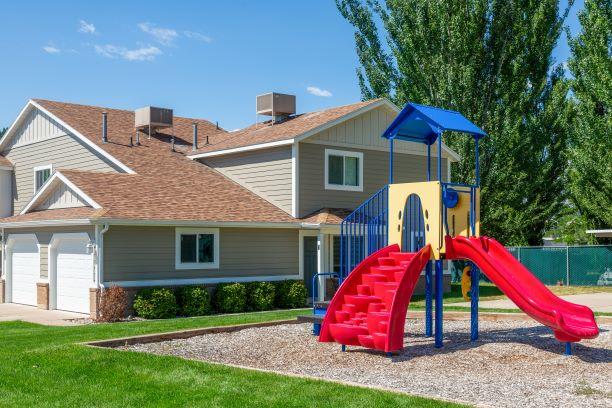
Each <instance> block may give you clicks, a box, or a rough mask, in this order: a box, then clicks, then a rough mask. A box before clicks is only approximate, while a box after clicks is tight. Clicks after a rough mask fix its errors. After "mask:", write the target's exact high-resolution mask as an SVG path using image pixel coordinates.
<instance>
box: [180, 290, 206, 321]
mask: <svg viewBox="0 0 612 408" xmlns="http://www.w3.org/2000/svg"><path fill="white" fill-rule="evenodd" d="M176 297H177V300H178V304H179V308H180V314H181V315H182V316H204V315H207V314H210V313H211V311H212V310H211V307H210V294H209V293H208V289H207V288H206V287H205V286H183V287H181V288H178V289H177V291H176Z"/></svg>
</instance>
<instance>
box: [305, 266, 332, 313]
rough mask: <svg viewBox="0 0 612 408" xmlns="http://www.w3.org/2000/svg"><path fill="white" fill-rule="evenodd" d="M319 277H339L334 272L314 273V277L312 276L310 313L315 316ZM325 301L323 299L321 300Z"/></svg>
mask: <svg viewBox="0 0 612 408" xmlns="http://www.w3.org/2000/svg"><path fill="white" fill-rule="evenodd" d="M320 276H332V277H335V278H338V277H339V275H338V274H337V273H336V272H321V273H315V274H314V275H312V292H310V293H312V312H313V314H316V310H317V298H318V297H319V285H318V281H319V277H320ZM322 300H325V299H322Z"/></svg>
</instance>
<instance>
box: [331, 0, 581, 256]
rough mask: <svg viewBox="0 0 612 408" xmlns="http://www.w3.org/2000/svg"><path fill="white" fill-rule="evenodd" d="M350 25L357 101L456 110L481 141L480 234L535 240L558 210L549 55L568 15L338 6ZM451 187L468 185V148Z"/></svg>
mask: <svg viewBox="0 0 612 408" xmlns="http://www.w3.org/2000/svg"><path fill="white" fill-rule="evenodd" d="M336 3H337V6H338V9H339V11H340V13H341V14H342V16H344V18H346V20H347V21H348V22H349V23H350V24H352V25H353V26H354V27H355V42H356V49H357V55H358V58H359V61H360V65H361V66H360V67H359V68H358V69H357V78H358V81H359V85H360V87H361V92H362V96H363V98H364V99H370V98H374V97H387V98H389V99H391V100H392V101H393V102H395V103H396V104H398V105H403V104H404V103H405V102H407V101H414V102H418V103H424V104H430V105H436V106H442V107H445V108H449V109H455V110H458V111H460V112H462V113H463V114H464V115H466V116H467V117H468V118H469V119H471V120H472V121H474V122H475V123H476V124H478V125H479V126H481V127H482V128H483V129H484V130H485V131H486V132H488V134H489V137H488V138H486V139H485V140H483V142H482V143H481V149H480V151H481V157H480V159H481V184H482V206H481V218H482V232H483V233H485V234H489V235H491V236H494V237H495V238H497V239H499V240H501V241H502V242H504V243H506V244H531V245H537V244H540V243H541V242H542V235H543V232H544V231H545V230H546V228H547V226H548V224H549V222H550V220H551V219H552V218H553V217H554V215H555V214H557V213H558V212H559V210H560V209H561V207H562V202H563V176H564V173H565V168H566V160H565V157H564V154H565V151H566V140H567V134H566V129H567V121H568V120H569V119H570V116H571V115H570V113H571V111H570V110H568V109H567V100H566V99H567V98H566V96H567V93H568V84H567V81H566V80H564V76H563V69H562V67H560V66H554V61H553V59H552V51H553V49H554V47H555V45H556V43H557V40H558V39H559V36H560V34H561V32H562V30H563V24H564V20H565V18H566V16H567V13H568V11H569V7H571V5H572V3H573V1H572V0H570V2H569V3H570V4H569V6H568V8H567V9H565V10H563V11H560V9H559V4H558V0H541V1H540V0H387V1H385V2H382V1H377V0H365V1H362V0H336ZM445 142H446V143H448V144H449V145H450V146H451V147H452V148H453V149H455V150H456V151H457V152H458V153H459V154H460V155H461V156H462V160H461V162H460V163H458V164H457V165H454V167H453V169H452V172H453V179H454V180H456V181H469V180H472V179H473V169H474V158H473V141H472V140H471V138H469V137H466V136H465V135H462V136H459V135H450V136H449V137H448V138H447V139H446V140H445Z"/></svg>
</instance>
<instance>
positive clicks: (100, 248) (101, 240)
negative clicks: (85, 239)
mask: <svg viewBox="0 0 612 408" xmlns="http://www.w3.org/2000/svg"><path fill="white" fill-rule="evenodd" d="M109 228H110V226H109V225H108V224H104V226H103V227H102V229H101V230H100V231H99V233H98V238H97V241H98V276H97V278H98V287H99V288H100V289H102V288H104V234H106V232H107V231H108V229H109Z"/></svg>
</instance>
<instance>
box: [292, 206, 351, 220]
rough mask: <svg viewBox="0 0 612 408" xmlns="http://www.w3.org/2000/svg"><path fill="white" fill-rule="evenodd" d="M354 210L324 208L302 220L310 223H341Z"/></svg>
mask: <svg viewBox="0 0 612 408" xmlns="http://www.w3.org/2000/svg"><path fill="white" fill-rule="evenodd" d="M352 212H353V211H352V210H349V209H346V208H323V209H321V210H319V211H315V212H313V213H312V214H310V215H307V216H305V217H304V218H301V221H303V222H305V223H308V224H340V223H341V222H342V220H343V219H345V218H346V217H347V216H348V215H349V214H350V213H352Z"/></svg>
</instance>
